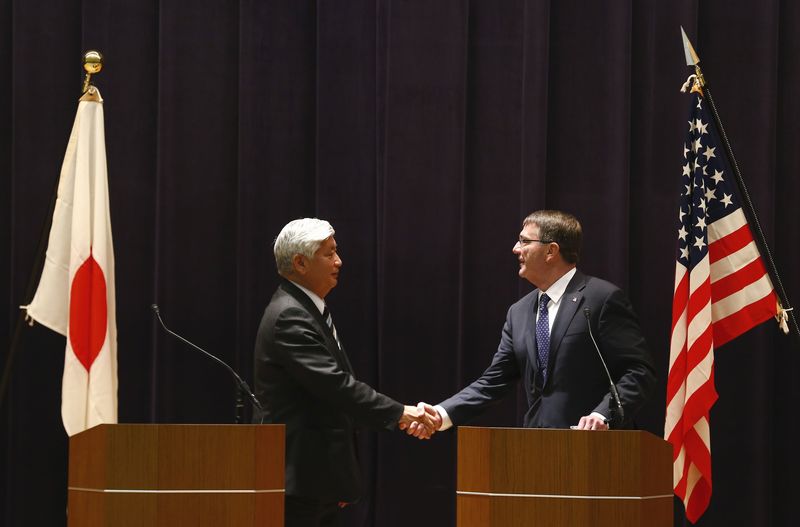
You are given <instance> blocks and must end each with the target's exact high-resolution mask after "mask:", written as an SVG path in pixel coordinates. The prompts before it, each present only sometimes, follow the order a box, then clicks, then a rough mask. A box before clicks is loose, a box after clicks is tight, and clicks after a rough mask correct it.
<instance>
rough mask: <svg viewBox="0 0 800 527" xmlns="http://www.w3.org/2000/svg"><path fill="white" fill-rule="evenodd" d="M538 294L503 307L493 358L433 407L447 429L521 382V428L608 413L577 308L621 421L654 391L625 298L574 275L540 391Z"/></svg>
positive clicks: (555, 328)
mask: <svg viewBox="0 0 800 527" xmlns="http://www.w3.org/2000/svg"><path fill="white" fill-rule="evenodd" d="M538 300H539V290H538V289H537V290H535V291H533V292H532V293H530V294H528V295H526V296H525V297H523V298H522V299H521V300H519V301H518V302H517V303H516V304H514V305H512V306H511V308H510V309H509V310H508V315H507V317H506V323H505V325H504V327H503V334H502V337H501V339H500V345H499V347H498V350H497V353H496V354H495V355H494V358H493V359H492V363H491V365H490V366H489V367H488V368H487V369H486V371H485V372H484V373H483V375H482V376H481V377H480V378H479V379H478V380H476V381H475V382H473V383H472V384H470V385H469V386H467V387H466V388H464V389H463V390H461V391H460V392H459V393H457V394H455V395H454V396H452V397H451V398H449V399H447V400H446V401H444V402H442V403H440V404H441V406H442V407H443V408H444V409H445V410H446V411H447V413H448V415H449V416H450V418H451V419H452V421H453V424H454V425H458V424H462V423H464V422H466V421H468V420H469V419H471V418H473V417H475V416H476V415H477V414H479V413H480V412H481V411H482V410H483V409H484V408H485V407H486V406H487V405H490V404H492V403H495V402H498V401H499V400H500V399H501V398H503V397H504V396H505V395H507V394H508V393H509V392H510V391H511V390H512V389H513V387H514V386H515V384H516V381H517V380H520V379H522V380H523V382H524V386H525V391H526V394H527V397H528V411H527V413H526V414H525V419H524V423H523V425H524V426H525V427H528V428H568V427H569V426H570V425H574V424H577V423H578V421H579V420H580V418H581V416H584V415H589V414H590V413H591V412H598V413H600V414H602V415H604V416H606V417H610V416H611V412H610V405H611V403H612V399H611V393H610V390H609V385H608V380H607V377H606V375H605V371H604V370H603V365H602V363H601V362H600V359H599V357H598V356H597V351H596V350H595V348H594V346H593V345H592V341H591V339H590V337H589V331H588V326H587V320H586V317H585V315H584V308H585V307H588V308H589V309H590V310H591V323H592V331H593V332H594V335H595V338H596V340H597V344H598V345H599V347H600V351H602V353H603V357H604V358H605V360H606V363H607V364H608V369H609V370H610V372H611V376H612V378H613V379H614V381H615V383H616V385H617V391H618V392H619V395H620V399H621V400H622V406H623V409H624V410H625V422H623V423H614V424H613V427H614V428H630V427H631V426H632V425H633V423H632V419H633V417H634V416H635V415H636V413H637V412H638V411H639V409H640V408H641V407H642V405H643V404H644V403H645V401H646V400H647V398H648V397H649V396H650V394H651V392H652V391H653V388H654V386H655V381H656V377H655V369H654V368H653V363H652V359H651V357H650V354H649V352H648V350H647V346H646V343H645V340H644V337H643V336H642V332H641V330H640V328H639V324H638V322H637V319H636V315H635V314H634V312H633V309H632V307H631V304H630V302H629V300H628V298H627V297H626V296H625V294H624V293H623V292H622V291H621V290H620V289H619V288H617V287H616V286H615V285H613V284H611V283H609V282H606V281H605V280H600V279H599V278H594V277H591V276H586V275H584V274H583V273H581V272H580V271H578V272H576V274H575V276H574V277H573V278H572V280H570V282H569V284H568V285H567V289H566V292H565V293H564V296H563V297H562V298H561V305H560V306H559V308H558V313H557V314H556V318H555V321H554V322H553V329H552V331H551V335H550V355H549V358H548V368H547V371H548V372H549V373H548V377H547V380H546V382H545V383H544V386H539V384H541V381H540V380H538V379H540V377H537V373H538V371H539V364H538V354H537V348H536V339H535V331H536V312H537V309H538Z"/></svg>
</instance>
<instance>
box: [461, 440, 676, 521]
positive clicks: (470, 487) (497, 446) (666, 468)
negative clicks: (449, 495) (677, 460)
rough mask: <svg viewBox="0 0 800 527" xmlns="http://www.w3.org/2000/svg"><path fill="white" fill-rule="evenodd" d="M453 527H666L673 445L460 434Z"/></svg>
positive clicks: (670, 512) (670, 513)
mask: <svg viewBox="0 0 800 527" xmlns="http://www.w3.org/2000/svg"><path fill="white" fill-rule="evenodd" d="M456 501H457V517H458V522H457V525H458V527H472V526H475V527H477V526H481V527H487V526H497V527H500V526H502V527H515V526H530V525H534V524H535V525H537V526H543V527H549V526H572V525H581V526H595V527H601V526H602V527H605V526H608V527H627V526H634V525H635V526H641V525H647V526H648V527H662V526H663V527H667V526H671V525H672V524H673V505H672V502H673V499H672V447H671V446H670V445H669V443H667V442H666V441H664V440H662V439H661V438H658V437H656V436H654V435H652V434H650V433H648V432H639V431H610V432H589V431H579V430H554V429H535V428H476V427H463V426H462V427H459V428H458V484H457V498H456Z"/></svg>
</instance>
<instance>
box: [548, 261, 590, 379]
mask: <svg viewBox="0 0 800 527" xmlns="http://www.w3.org/2000/svg"><path fill="white" fill-rule="evenodd" d="M585 286H586V278H585V277H584V275H583V274H582V273H581V272H580V271H577V272H576V273H575V276H573V277H572V280H570V281H569V284H567V289H566V290H565V291H564V295H563V296H562V297H561V305H560V306H558V313H557V314H556V319H555V321H554V322H553V329H552V331H551V332H550V356H549V357H548V360H547V371H548V372H551V373H552V371H553V364H554V363H555V357H556V355H557V354H558V348H559V346H560V345H561V340H562V339H563V338H564V335H565V334H566V332H567V328H568V327H569V325H570V323H571V322H572V319H573V318H574V317H575V313H576V312H577V311H578V307H579V306H580V305H581V304H582V303H583V288H584V287H585ZM549 379H550V375H548V381H549Z"/></svg>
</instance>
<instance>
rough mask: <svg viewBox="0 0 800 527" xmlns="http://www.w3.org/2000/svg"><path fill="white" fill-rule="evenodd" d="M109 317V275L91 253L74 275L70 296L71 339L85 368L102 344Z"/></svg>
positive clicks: (91, 361) (88, 367)
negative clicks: (107, 291)
mask: <svg viewBox="0 0 800 527" xmlns="http://www.w3.org/2000/svg"><path fill="white" fill-rule="evenodd" d="M107 320H108V306H107V304H106V279H105V276H104V275H103V270H102V269H101V268H100V265H99V264H98V263H97V262H96V261H95V259H94V258H93V257H92V256H91V255H89V258H88V259H87V260H86V261H85V262H83V264H81V266H80V267H79V268H78V270H77V272H76V273H75V277H74V278H73V279H72V289H71V292H70V298H69V341H70V343H71V344H72V351H73V353H75V356H76V357H78V360H79V361H81V364H83V367H84V368H86V371H89V369H90V368H91V367H92V363H93V362H94V359H95V358H96V357H97V355H98V354H99V353H100V349H101V348H102V347H103V341H105V339H106V330H107V327H108V324H107Z"/></svg>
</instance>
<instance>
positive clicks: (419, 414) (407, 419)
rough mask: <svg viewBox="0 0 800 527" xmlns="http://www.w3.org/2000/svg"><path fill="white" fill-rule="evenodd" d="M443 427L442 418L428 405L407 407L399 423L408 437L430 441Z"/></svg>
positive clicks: (421, 404) (398, 425)
mask: <svg viewBox="0 0 800 527" xmlns="http://www.w3.org/2000/svg"><path fill="white" fill-rule="evenodd" d="M441 426H442V416H441V415H439V412H437V411H436V408H434V407H433V406H431V405H429V404H428V403H419V404H417V406H406V407H405V408H404V409H403V415H402V417H400V420H399V421H398V422H397V427H398V428H399V429H400V430H405V431H406V433H407V434H408V435H410V436H414V437H416V438H419V439H430V438H431V436H432V435H433V434H435V433H436V431H437V430H439V428H440V427H441Z"/></svg>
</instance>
